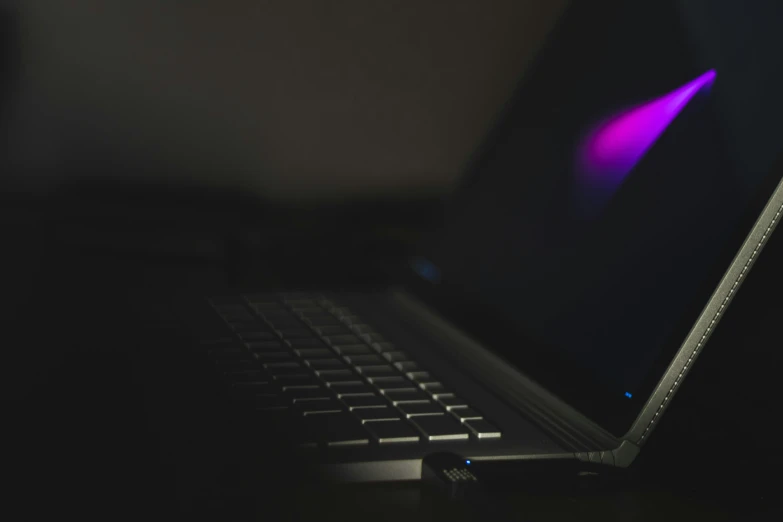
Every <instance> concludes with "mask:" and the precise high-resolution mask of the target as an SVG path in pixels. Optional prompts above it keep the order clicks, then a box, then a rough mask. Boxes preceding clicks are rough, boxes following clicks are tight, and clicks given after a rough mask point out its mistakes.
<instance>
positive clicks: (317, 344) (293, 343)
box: [286, 339, 324, 348]
mask: <svg viewBox="0 0 783 522" xmlns="http://www.w3.org/2000/svg"><path fill="white" fill-rule="evenodd" d="M286 342H287V343H288V345H289V346H290V347H291V348H323V347H324V343H323V342H322V341H321V340H320V339H288V340H286Z"/></svg>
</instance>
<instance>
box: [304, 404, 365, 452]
mask: <svg viewBox="0 0 783 522" xmlns="http://www.w3.org/2000/svg"><path fill="white" fill-rule="evenodd" d="M304 428H305V429H308V430H309V431H310V432H311V433H313V434H316V435H317V436H318V437H319V438H320V440H323V441H324V442H326V444H327V445H329V446H349V445H360V444H369V442H370V440H369V439H370V438H369V434H368V433H367V431H366V430H365V429H364V428H363V427H362V424H361V422H360V421H359V420H358V419H356V418H355V417H354V416H353V415H352V414H350V413H347V412H346V413H333V414H330V415H310V416H308V417H306V419H305V426H304Z"/></svg>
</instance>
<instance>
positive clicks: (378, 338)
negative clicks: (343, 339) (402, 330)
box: [361, 332, 387, 343]
mask: <svg viewBox="0 0 783 522" xmlns="http://www.w3.org/2000/svg"><path fill="white" fill-rule="evenodd" d="M361 338H362V339H364V341H365V342H368V343H385V342H387V341H386V338H385V337H384V336H382V335H381V334H379V333H376V332H366V333H363V334H361Z"/></svg>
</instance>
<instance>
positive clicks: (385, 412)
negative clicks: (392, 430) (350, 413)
mask: <svg viewBox="0 0 783 522" xmlns="http://www.w3.org/2000/svg"><path fill="white" fill-rule="evenodd" d="M354 413H355V414H356V416H357V417H359V420H361V421H362V423H367V422H380V421H395V420H400V419H401V418H402V417H401V415H400V414H399V413H398V412H397V411H395V410H394V409H392V408H365V409H361V410H356V411H355V412H354Z"/></svg>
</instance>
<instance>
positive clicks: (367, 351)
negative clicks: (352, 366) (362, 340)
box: [332, 344, 377, 357]
mask: <svg viewBox="0 0 783 522" xmlns="http://www.w3.org/2000/svg"><path fill="white" fill-rule="evenodd" d="M332 348H334V351H335V352H337V353H339V354H340V355H374V352H373V351H372V349H371V348H370V347H369V346H367V345H366V344H340V345H334V344H333V345H332ZM375 357H377V355H376V356H375Z"/></svg>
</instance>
